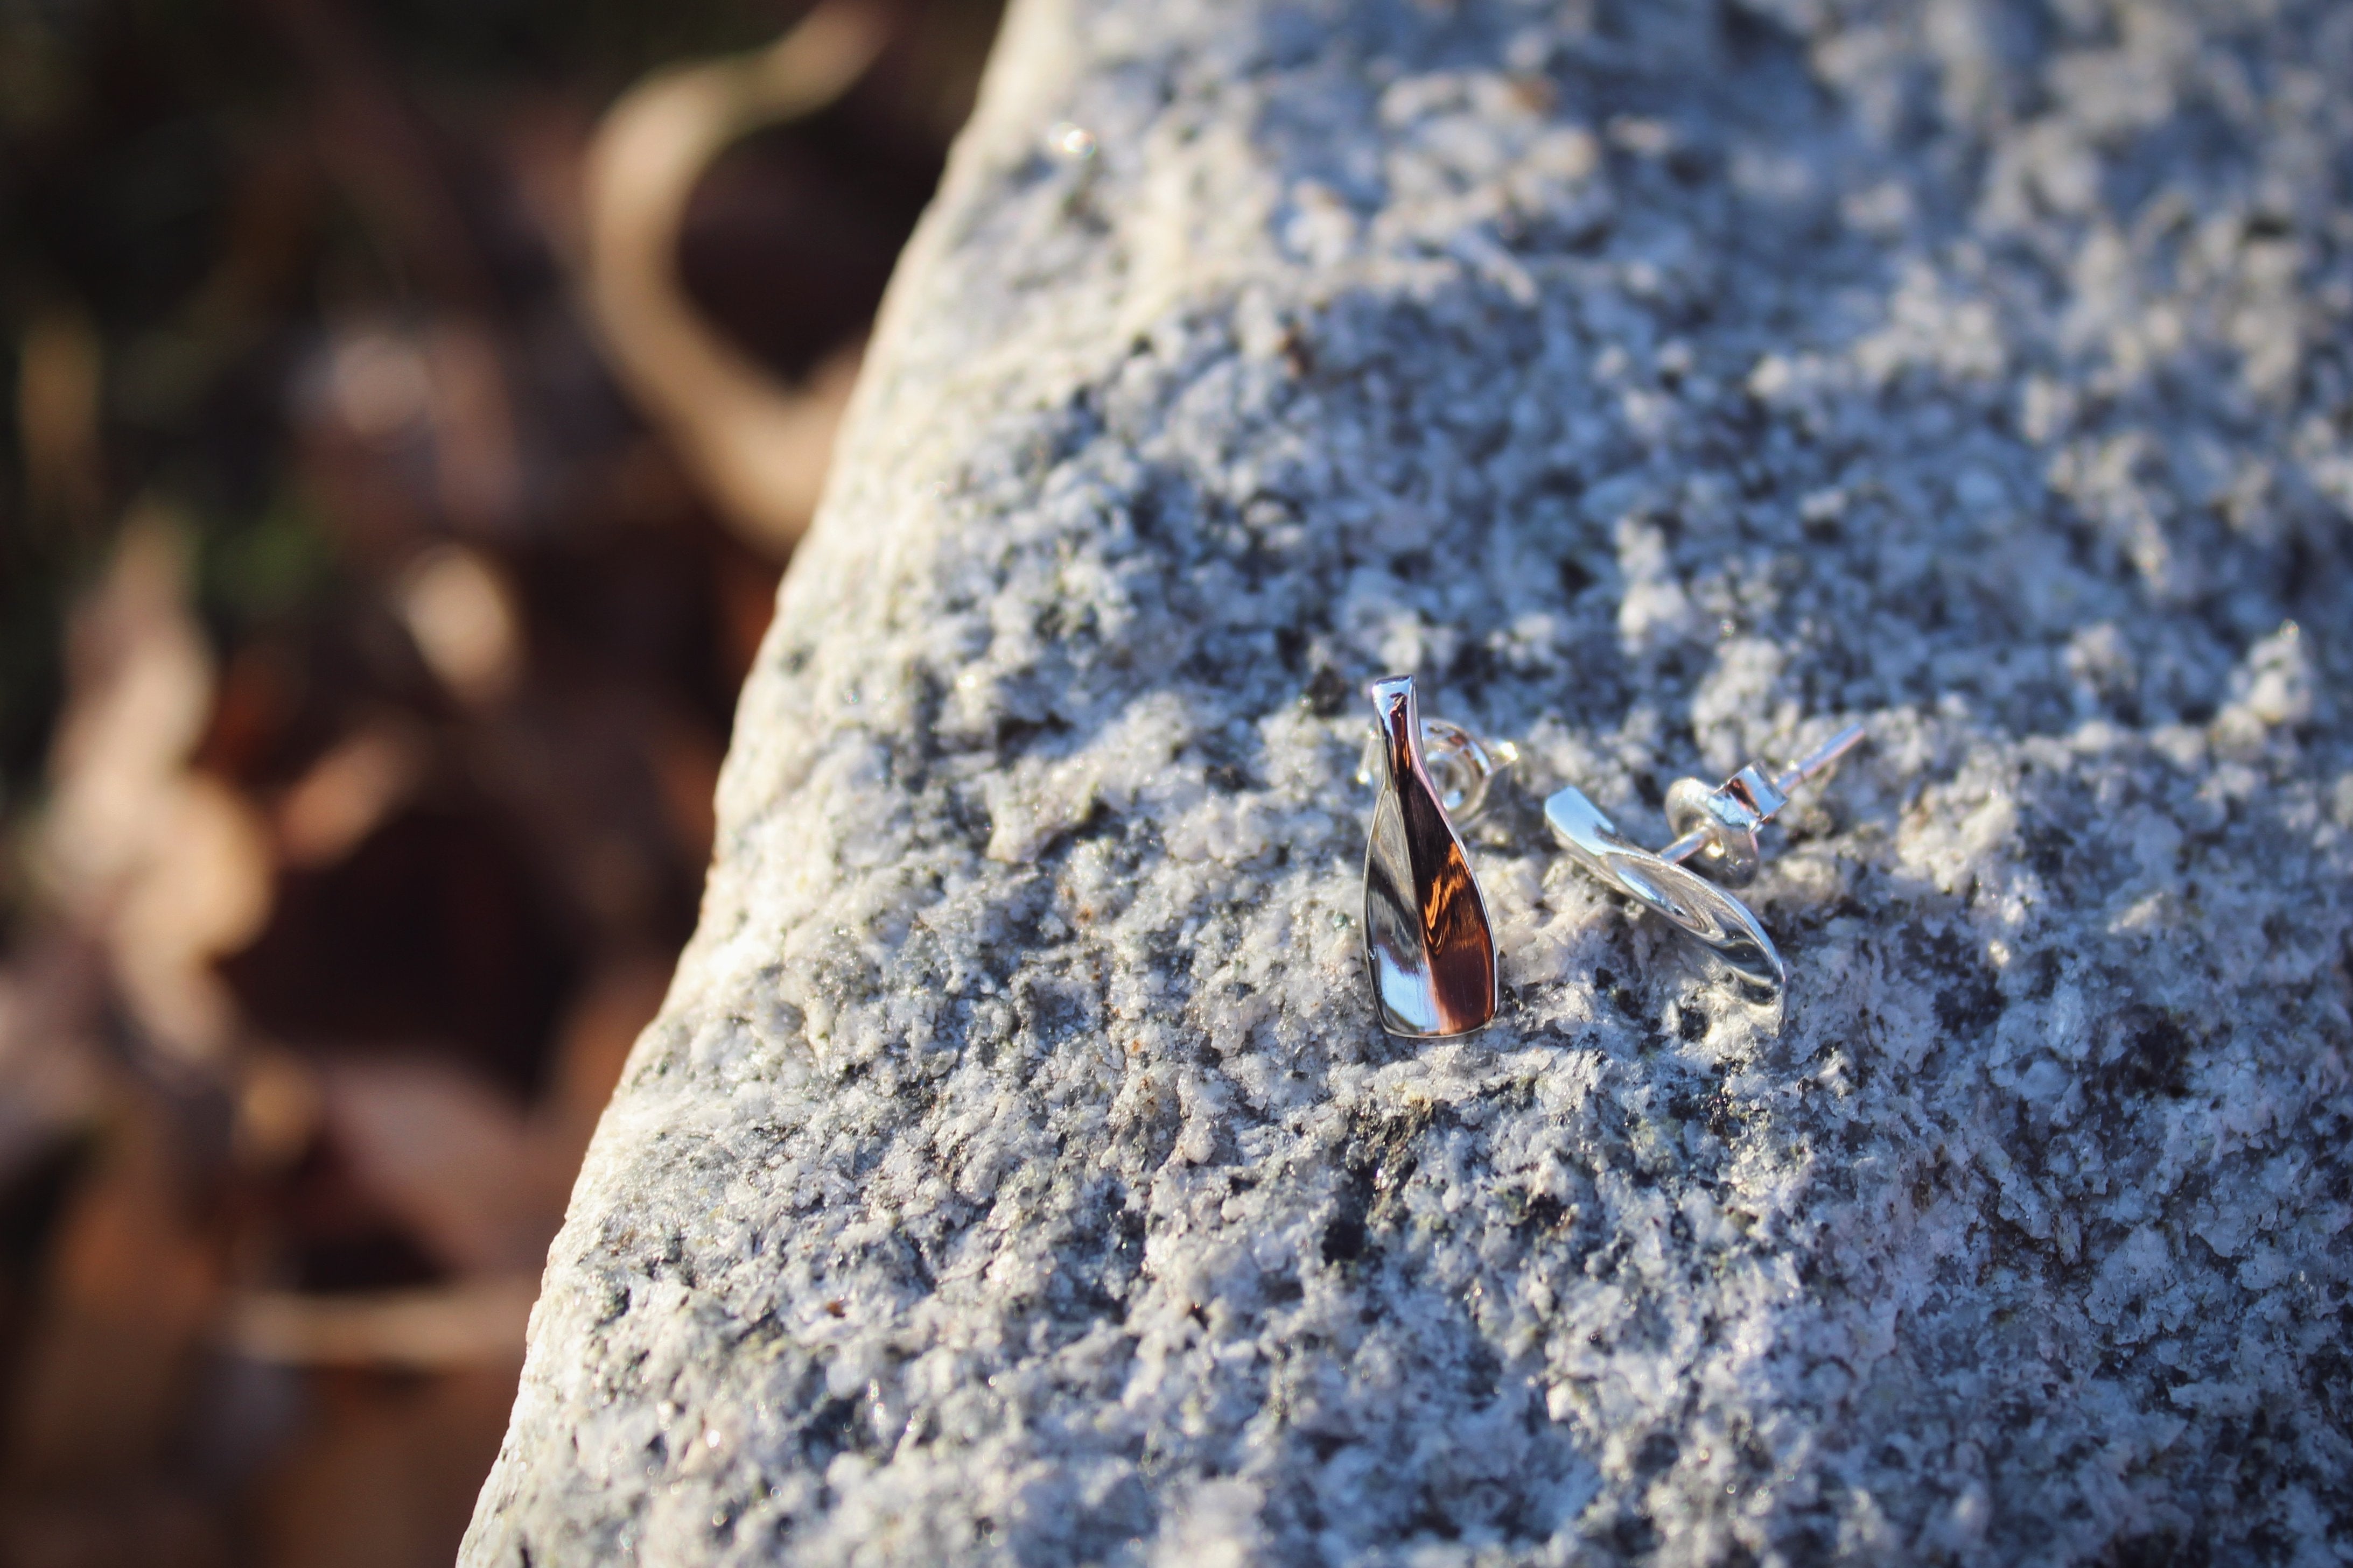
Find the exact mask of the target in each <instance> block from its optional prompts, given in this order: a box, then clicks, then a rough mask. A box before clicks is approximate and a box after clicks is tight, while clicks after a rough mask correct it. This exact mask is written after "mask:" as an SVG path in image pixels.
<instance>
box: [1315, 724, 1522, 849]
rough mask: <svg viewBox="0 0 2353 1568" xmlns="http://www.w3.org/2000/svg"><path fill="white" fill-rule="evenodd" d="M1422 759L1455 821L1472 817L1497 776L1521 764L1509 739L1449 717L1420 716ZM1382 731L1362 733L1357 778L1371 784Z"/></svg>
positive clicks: (1377, 773) (1377, 772)
mask: <svg viewBox="0 0 2353 1568" xmlns="http://www.w3.org/2000/svg"><path fill="white" fill-rule="evenodd" d="M1420 722H1421V760H1422V765H1423V767H1424V769H1425V770H1426V771H1427V772H1428V773H1429V774H1430V784H1431V785H1432V786H1433V787H1435V788H1436V790H1437V791H1438V804H1439V805H1441V806H1443V807H1445V809H1446V815H1447V817H1448V819H1449V820H1451V821H1453V822H1456V823H1463V822H1471V821H1473V820H1475V819H1476V818H1477V817H1478V816H1479V814H1480V813H1481V812H1482V811H1483V810H1484V809H1486V805H1487V792H1488V791H1489V790H1490V789H1492V788H1493V786H1494V783H1495V781H1496V780H1497V779H1499V778H1501V777H1503V776H1504V773H1507V772H1509V771H1510V770H1511V769H1512V768H1514V767H1515V766H1517V765H1518V763H1519V760H1520V749H1519V747H1517V746H1515V745H1514V744H1512V742H1509V741H1490V740H1487V739H1486V738H1484V737H1483V736H1481V735H1479V734H1478V733H1476V732H1475V731H1472V730H1470V729H1469V728H1467V727H1465V726H1463V725H1461V724H1457V723H1456V722H1455V721H1453V720H1451V719H1439V718H1427V719H1423V720H1422V721H1420ZM1381 745H1382V742H1381V736H1380V731H1379V730H1378V729H1377V728H1376V729H1375V730H1374V731H1373V733H1371V734H1369V735H1367V736H1366V737H1365V756H1364V761H1363V762H1361V763H1358V764H1357V767H1356V782H1357V783H1358V784H1372V783H1374V782H1375V781H1376V780H1377V779H1378V778H1379V777H1380V776H1381Z"/></svg>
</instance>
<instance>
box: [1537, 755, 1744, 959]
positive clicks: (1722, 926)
mask: <svg viewBox="0 0 2353 1568" xmlns="http://www.w3.org/2000/svg"><path fill="white" fill-rule="evenodd" d="M1545 821H1546V824H1548V825H1549V826H1551V828H1552V831H1553V836H1554V837H1556V838H1558V839H1559V840H1560V842H1561V845H1562V847H1565V848H1567V851H1568V852H1569V854H1570V855H1572V856H1574V857H1575V858H1576V859H1577V863H1578V864H1579V865H1581V866H1583V867H1584V868H1586V869H1587V870H1588V871H1590V872H1592V873H1593V874H1594V875H1595V876H1597V877H1599V878H1600V879H1602V880H1603V881H1605V882H1607V883H1609V885H1610V886H1611V887H1613V888H1615V889H1618V890H1619V891H1620V892H1621V893H1624V894H1625V895H1626V896H1627V897H1629V898H1630V899H1632V900H1635V902H1637V903H1639V904H1641V906H1642V907H1643V908H1645V909H1647V910H1653V911H1655V912H1656V913H1658V914H1661V915H1663V916H1665V917H1666V918H1667V919H1668V920H1670V921H1673V922H1674V924H1675V926H1676V928H1677V929H1679V930H1680V931H1683V933H1684V934H1685V935H1686V936H1689V937H1691V938H1692V939H1693V940H1694V942H1699V943H1701V944H1702V945H1704V946H1705V947H1706V948H1707V949H1708V950H1709V951H1710V952H1714V953H1715V956H1716V957H1717V958H1718V959H1720V960H1722V961H1723V963H1724V965H1725V967H1726V968H1728V969H1730V970H1731V971H1732V972H1733V973H1735V974H1737V975H1738V976H1740V978H1741V979H1743V980H1745V981H1746V982H1748V983H1749V984H1751V985H1754V986H1757V988H1758V989H1760V990H1762V991H1766V992H1768V993H1770V994H1771V998H1772V1000H1774V1001H1777V1002H1778V1000H1779V999H1780V997H1781V993H1782V992H1783V991H1784V990H1785V989H1786V988H1787V987H1788V982H1789V976H1788V970H1787V969H1786V968H1785V967H1784V966H1783V965H1782V963H1781V955H1780V953H1779V952H1776V951H1775V950H1774V947H1773V939H1772V938H1771V937H1768V936H1767V935H1766V934H1765V928H1764V927H1763V926H1761V925H1758V924H1757V917H1756V916H1755V915H1754V914H1751V913H1750V912H1749V910H1748V906H1747V905H1746V904H1744V903H1742V902H1741V901H1740V900H1738V899H1736V898H1734V897H1733V896H1732V895H1731V894H1730V893H1727V892H1725V890H1724V889H1721V888H1719V887H1717V886H1716V885H1715V883H1713V882H1711V881H1709V880H1708V879H1706V878H1704V877H1702V876H1700V875H1699V874H1698V873H1696V872H1694V871H1687V870H1685V869H1684V868H1683V867H1681V866H1678V865H1676V864H1675V863H1674V862H1672V861H1671V860H1664V859H1662V858H1659V857H1658V856H1656V855H1653V854H1651V852H1650V851H1649V850H1648V849H1645V848H1643V847H1641V846H1640V845H1638V844H1636V843H1634V842H1633V841H1632V840H1631V839H1629V838H1626V837H1623V836H1621V835H1620V833H1619V831H1618V829H1617V827H1616V826H1614V825H1612V824H1611V822H1610V820H1609V818H1608V817H1607V816H1603V815H1602V814H1601V808H1600V807H1599V806H1597V805H1594V804H1593V803H1592V802H1591V801H1590V800H1588V799H1587V798H1586V797H1585V792H1584V791H1582V790H1579V789H1577V788H1575V787H1574V786H1571V787H1569V788H1567V789H1564V790H1561V791H1560V792H1559V793H1558V794H1556V795H1553V796H1551V797H1550V798H1549V799H1547V800H1546V802H1545Z"/></svg>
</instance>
